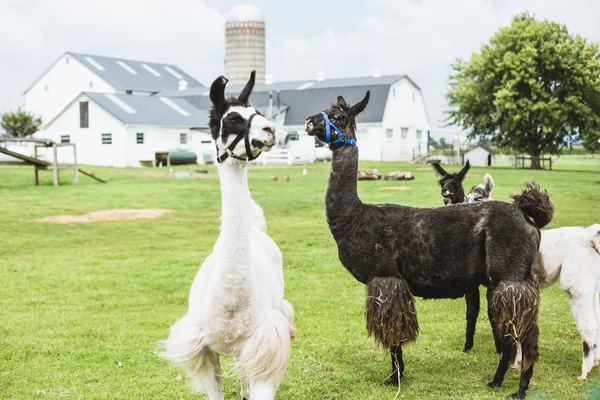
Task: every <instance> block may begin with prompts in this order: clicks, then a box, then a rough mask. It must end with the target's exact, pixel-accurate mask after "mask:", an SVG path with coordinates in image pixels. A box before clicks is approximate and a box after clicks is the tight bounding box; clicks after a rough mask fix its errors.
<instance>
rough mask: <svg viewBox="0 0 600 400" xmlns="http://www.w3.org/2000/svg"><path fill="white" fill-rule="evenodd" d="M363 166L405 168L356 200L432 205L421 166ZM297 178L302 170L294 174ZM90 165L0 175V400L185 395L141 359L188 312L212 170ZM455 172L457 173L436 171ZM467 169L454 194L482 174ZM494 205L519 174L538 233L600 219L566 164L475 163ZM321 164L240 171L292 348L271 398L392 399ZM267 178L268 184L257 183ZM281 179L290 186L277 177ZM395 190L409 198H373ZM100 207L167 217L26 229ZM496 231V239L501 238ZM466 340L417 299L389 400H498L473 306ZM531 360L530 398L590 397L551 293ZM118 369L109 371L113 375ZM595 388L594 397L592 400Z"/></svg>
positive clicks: (461, 318) (230, 392) (453, 314)
mask: <svg viewBox="0 0 600 400" xmlns="http://www.w3.org/2000/svg"><path fill="white" fill-rule="evenodd" d="M361 167H362V168H378V169H379V171H380V172H383V173H387V172H390V171H393V170H404V171H411V172H413V174H414V175H415V177H416V179H415V180H413V181H409V182H385V181H375V182H359V194H360V196H361V198H362V199H363V201H365V202H368V203H383V202H394V203H401V204H407V205H414V206H441V205H442V202H441V199H440V190H439V187H438V185H437V183H436V177H435V175H434V173H433V171H432V170H431V169H430V167H429V166H427V165H423V164H417V165H410V164H393V163H366V162H365V163H362V164H361ZM303 168H306V169H307V175H306V176H303V175H302V169H303ZM84 169H88V170H89V169H92V170H94V171H95V172H96V174H97V175H98V176H100V177H102V178H104V179H106V180H108V181H109V184H106V185H103V184H100V183H98V182H96V181H93V180H91V179H90V178H87V177H85V176H81V178H80V179H81V184H80V185H77V186H76V185H73V184H71V182H72V179H71V176H70V175H69V174H68V173H67V172H63V174H62V175H63V177H62V179H63V181H64V183H65V185H64V186H60V187H53V186H52V183H51V182H52V176H51V174H50V173H47V174H43V175H41V181H42V186H40V187H34V186H33V185H32V182H33V171H32V168H29V167H0V201H1V204H2V208H1V209H0V232H1V236H2V238H1V239H0V260H1V261H0V262H1V266H0V398H6V399H37V398H44V399H46V398H49V399H53V398H69V399H159V398H160V399H163V398H164V399H188V398H189V399H192V398H197V397H198V395H195V394H192V393H191V391H190V389H189V385H188V383H189V382H188V381H187V379H186V378H185V377H184V378H183V379H180V378H179V379H178V375H179V374H180V373H181V371H180V370H178V369H176V368H174V367H172V366H171V365H169V364H168V363H166V362H164V361H163V360H161V359H159V358H157V357H156V356H155V355H154V354H153V350H155V348H156V347H155V346H156V343H157V342H158V341H159V340H162V339H164V338H166V337H167V333H168V329H169V327H170V326H171V325H172V324H173V323H174V322H175V321H176V320H177V319H178V318H180V317H181V316H182V315H183V314H184V313H185V312H186V309H187V297H188V291H189V288H190V285H191V283H192V280H193V278H194V276H195V274H196V272H197V270H198V268H199V266H200V265H201V263H202V262H203V260H204V259H205V257H206V256H207V255H208V254H209V252H210V251H211V249H212V245H213V244H214V242H215V240H216V238H217V236H218V233H219V215H220V193H219V181H218V178H217V175H216V170H215V168H214V167H213V166H209V167H198V166H197V167H195V168H192V167H185V168H176V170H193V169H208V170H209V173H208V175H206V176H204V177H191V178H180V179H178V178H174V177H171V176H170V175H169V173H168V172H167V171H166V169H154V170H152V169H115V168H96V167H87V168H84ZM447 169H448V170H451V171H454V170H455V169H456V167H454V168H453V167H452V166H449V167H448V168H447ZM485 172H486V171H485V170H483V169H479V168H472V169H471V171H470V175H469V176H468V178H467V179H466V182H465V186H466V187H468V188H470V186H471V185H474V184H477V183H480V182H482V181H483V175H484V173H485ZM489 172H491V173H492V175H493V177H494V180H495V183H496V187H495V189H494V198H495V199H498V200H508V197H507V196H508V194H511V193H516V192H517V191H518V190H519V184H520V183H521V182H522V181H523V180H525V179H531V178H534V179H536V181H537V182H539V183H540V184H541V185H542V187H543V188H545V189H547V190H548V191H549V193H550V195H551V198H552V200H553V202H554V204H555V206H556V213H555V217H554V219H553V221H552V224H551V226H550V227H559V226H565V225H587V224H591V223H595V222H600V218H599V217H598V211H597V210H598V204H599V194H600V165H598V164H596V165H592V166H580V165H579V164H578V163H577V162H573V163H564V166H562V165H560V164H559V165H557V168H556V170H555V171H552V172H549V171H529V170H514V169H509V168H496V169H493V170H489ZM328 173H329V163H320V164H313V165H307V166H299V167H262V166H256V167H254V168H252V169H251V170H250V172H249V176H250V187H251V190H252V193H253V197H254V198H255V199H256V200H257V201H258V203H259V204H261V205H262V207H263V208H264V210H265V215H266V218H267V223H268V230H269V234H270V235H271V236H272V237H273V239H274V240H275V241H276V242H277V243H278V245H279V246H280V248H281V250H282V252H283V256H284V274H285V280H286V298H287V299H288V300H290V302H291V303H292V304H293V306H294V308H295V311H296V327H297V329H298V333H297V338H296V341H295V342H294V344H293V355H292V360H291V363H290V367H289V369H288V372H287V374H286V377H285V379H284V381H283V383H282V385H281V387H280V390H279V392H278V398H279V399H369V400H370V399H373V400H376V399H386V400H387V399H389V400H391V399H394V397H395V396H396V389H395V388H393V387H390V386H384V385H382V384H381V382H382V381H383V379H384V378H385V377H386V375H387V374H388V373H389V372H390V360H389V355H388V354H386V353H385V352H382V351H381V350H380V349H378V348H377V346H376V345H375V344H374V343H373V341H372V340H369V339H367V337H366V331H365V327H364V325H365V323H364V315H363V307H364V301H365V293H364V287H363V285H361V284H359V283H358V282H356V281H355V280H354V279H353V278H352V276H351V275H350V274H349V273H348V272H346V270H345V269H344V268H343V267H342V266H341V264H340V262H339V261H338V259H337V249H336V246H335V243H334V241H333V239H332V237H331V234H330V233H329V229H328V227H327V224H326V221H325V218H324V210H323V204H324V192H325V187H326V184H327V177H328ZM274 175H276V176H278V177H279V180H277V181H276V182H274V181H272V180H271V179H270V177H271V176H274ZM286 175H289V176H290V177H291V179H290V181H289V182H286V181H285V180H284V179H283V178H284V176H286ZM390 186H408V187H410V190H386V188H387V187H390ZM113 208H167V209H170V210H172V211H173V212H171V213H168V214H166V215H164V216H162V217H160V218H158V219H152V220H142V219H139V220H128V221H114V222H95V223H89V224H66V225H57V224H47V223H37V222H35V221H34V219H36V218H40V217H45V216H51V215H61V214H70V215H78V214H84V213H87V212H92V211H98V210H105V209H113ZM507 234H510V232H507ZM481 294H482V299H481V300H482V312H481V313H480V318H479V321H478V325H477V334H476V336H475V347H474V348H473V350H471V352H470V353H467V354H465V353H463V352H462V347H463V343H464V334H465V302H464V300H463V299H457V300H427V301H424V300H422V299H417V313H418V318H419V322H420V327H421V332H420V336H419V338H418V340H417V341H416V342H415V343H413V344H411V345H409V346H407V347H406V349H405V352H404V356H405V363H406V372H405V375H406V378H405V379H404V380H403V381H402V383H401V388H400V394H399V396H398V398H401V399H499V398H506V397H507V396H508V395H509V394H510V393H512V392H514V391H516V389H517V385H518V373H517V372H515V371H512V370H510V371H509V372H508V373H507V377H506V380H505V384H504V386H503V387H502V388H498V389H489V388H487V387H486V386H485V384H486V382H488V381H489V380H491V378H492V375H493V373H494V371H495V367H496V363H497V356H496V355H495V353H494V345H493V340H492V334H491V329H490V327H489V322H488V320H487V315H486V312H485V296H484V294H485V292H484V291H483V290H482V293H481ZM539 323H540V330H541V334H540V353H541V357H540V360H539V362H538V364H537V365H536V370H535V373H534V377H533V380H532V384H531V388H530V391H529V393H530V396H529V397H528V398H532V399H560V400H563V399H582V398H584V399H588V398H589V399H592V398H599V397H600V373H599V372H598V370H597V369H594V370H593V372H592V373H591V375H590V378H589V380H588V382H579V381H577V379H576V377H577V376H579V374H580V372H581V371H580V369H581V342H580V338H579V334H578V332H577V330H576V328H575V323H574V321H573V317H572V315H571V310H570V306H569V303H568V300H567V296H566V294H564V293H563V292H561V291H560V289H559V287H558V285H556V286H553V287H551V288H549V289H546V290H544V291H543V292H542V303H541V310H540V320H539ZM118 363H122V368H119V367H118V365H119V364H118ZM225 373H226V374H227V377H226V378H225V380H224V391H225V395H226V398H227V399H236V398H239V396H238V392H239V385H238V380H237V377H235V375H234V374H233V373H232V368H231V364H230V363H229V361H227V362H226V363H225ZM594 392H596V395H595V396H594V394H593V393H594Z"/></svg>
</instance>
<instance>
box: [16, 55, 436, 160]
mask: <svg viewBox="0 0 600 400" xmlns="http://www.w3.org/2000/svg"><path fill="white" fill-rule="evenodd" d="M242 88H243V85H229V86H228V87H227V89H226V91H227V94H229V95H237V94H239V93H240V92H241V90H242ZM367 90H370V91H371V99H370V101H369V105H368V106H367V108H366V109H365V111H364V112H363V113H361V114H360V115H359V116H358V117H357V129H358V132H357V136H358V138H357V139H358V146H359V148H360V159H361V160H372V161H409V160H413V159H415V158H416V157H419V156H420V155H423V154H425V153H426V152H427V143H428V133H429V128H430V123H429V117H428V115H427V109H426V106H425V100H424V98H423V94H422V92H421V89H420V88H419V86H418V85H417V84H416V83H415V82H413V81H412V80H411V79H410V78H409V77H408V76H406V75H393V76H379V75H375V76H373V77H359V78H343V79H322V77H321V78H319V79H317V80H306V81H293V82H279V83H271V84H257V85H256V86H255V88H254V92H253V95H252V97H251V101H252V103H253V104H254V105H255V107H257V109H259V110H260V111H261V112H262V113H263V114H264V115H265V116H267V117H268V118H271V119H272V120H274V121H275V123H276V124H277V130H278V138H279V143H278V146H277V147H276V148H275V149H274V150H272V151H270V152H268V153H265V154H264V155H263V156H262V157H261V160H262V161H263V162H264V163H287V164H294V163H310V162H313V161H315V160H317V159H319V158H320V157H326V156H330V152H329V150H328V149H325V148H324V147H323V143H320V142H319V141H318V140H316V139H315V138H314V137H310V136H308V135H307V134H306V132H305V131H304V122H305V119H306V117H307V116H309V115H313V114H315V113H317V112H319V111H321V110H323V109H325V108H328V107H329V105H330V104H331V102H333V101H335V100H336V98H337V96H338V95H342V96H344V98H345V99H346V101H347V102H348V103H356V102H358V101H360V100H361V99H362V98H363V97H364V95H365V93H366V91H367ZM208 92H209V89H208V88H207V87H205V86H204V85H203V84H202V83H200V82H198V81H196V80H195V79H194V78H192V77H191V76H190V75H188V74H186V73H185V72H184V71H182V70H181V69H179V68H178V67H177V66H175V65H171V64H158V63H151V62H145V61H134V60H126V59H121V58H112V57H103V56H97V55H89V54H81V53H73V52H67V53H64V54H63V55H62V56H61V57H59V59H58V60H57V61H56V62H55V63H53V64H52V65H51V66H50V68H48V70H47V71H46V72H45V73H44V74H42V76H41V77H40V78H38V79H37V80H36V81H35V82H34V83H33V84H32V85H31V86H30V87H29V88H28V89H27V90H26V91H25V108H26V109H27V110H28V111H31V112H34V113H36V114H40V115H41V116H42V121H43V125H42V130H41V131H40V132H38V133H37V134H36V137H40V138H48V139H52V140H55V141H59V142H60V141H66V140H69V141H71V142H72V143H75V144H76V145H77V151H78V160H77V161H78V162H79V163H81V164H90V165H112V166H139V165H140V163H141V162H149V161H152V160H153V159H154V154H155V153H156V152H166V151H170V150H188V151H193V152H195V153H196V155H197V157H198V160H199V161H212V160H214V144H213V145H212V146H208V145H209V141H211V139H210V135H209V134H208V129H207V125H208V123H207V120H208V117H207V111H208V110H209V109H210V107H211V103H210V99H209V93H208ZM86 107H87V108H86ZM86 112H87V117H86V118H88V120H87V121H88V126H87V127H86V126H84V125H85V124H84V123H83V122H82V121H83V118H84V116H83V115H84V114H85V113H86ZM142 137H143V139H142ZM103 138H104V139H103ZM109 138H110V139H109ZM182 138H187V139H182ZM108 142H110V143H108ZM140 142H143V143H140ZM64 156H65V157H67V158H66V159H61V161H63V162H68V161H69V159H68V157H69V156H68V155H66V154H65V155H64ZM144 164H145V163H144Z"/></svg>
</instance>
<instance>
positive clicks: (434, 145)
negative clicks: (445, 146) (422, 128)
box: [429, 137, 440, 150]
mask: <svg viewBox="0 0 600 400" xmlns="http://www.w3.org/2000/svg"><path fill="white" fill-rule="evenodd" d="M429 147H431V148H432V149H433V150H437V149H438V148H439V147H440V145H439V143H438V142H437V140H435V139H434V138H432V137H429Z"/></svg>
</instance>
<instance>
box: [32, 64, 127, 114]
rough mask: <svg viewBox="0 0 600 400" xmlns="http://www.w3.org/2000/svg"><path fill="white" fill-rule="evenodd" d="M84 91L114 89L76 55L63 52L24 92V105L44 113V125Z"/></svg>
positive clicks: (33, 110)
mask: <svg viewBox="0 0 600 400" xmlns="http://www.w3.org/2000/svg"><path fill="white" fill-rule="evenodd" d="M67 59H68V60H69V61H68V63H67ZM90 84H91V86H92V87H90ZM81 92H102V93H114V92H115V90H114V88H113V87H112V86H111V85H109V84H108V83H106V82H105V81H104V80H102V79H101V78H100V77H99V76H98V75H96V74H95V73H93V72H92V71H90V69H88V68H87V67H86V66H84V65H83V64H82V63H80V62H79V61H77V60H76V59H75V58H73V57H71V56H70V55H68V54H64V55H63V56H62V57H61V58H60V59H59V60H58V61H57V62H56V63H55V64H54V65H53V66H52V67H51V68H50V70H48V71H47V72H46V73H45V74H44V76H42V77H41V78H40V79H39V80H38V81H37V82H36V83H35V84H34V85H33V86H32V87H31V88H30V89H29V91H28V92H27V93H25V107H24V108H25V109H26V110H28V111H30V112H33V113H36V114H38V115H40V114H41V116H42V123H43V124H45V123H47V122H49V121H50V120H51V119H52V118H53V117H55V116H56V115H57V114H58V113H59V112H60V111H62V110H63V109H64V108H65V107H66V106H67V105H68V104H69V103H70V102H71V101H72V100H73V99H74V98H75V97H77V95H78V94H80V93H81Z"/></svg>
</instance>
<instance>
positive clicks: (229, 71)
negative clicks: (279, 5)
mask: <svg viewBox="0 0 600 400" xmlns="http://www.w3.org/2000/svg"><path fill="white" fill-rule="evenodd" d="M265 64H266V59H265V21H264V18H263V15H262V12H261V11H260V8H258V7H256V6H254V5H249V4H242V5H238V6H235V7H233V8H232V9H231V10H230V11H229V12H228V13H227V14H226V16H225V73H226V74H225V76H226V77H227V79H229V82H230V83H231V84H239V83H240V84H241V83H246V82H247V81H248V77H249V76H250V72H251V71H252V70H253V69H255V70H256V82H257V83H264V82H265V74H266V67H265Z"/></svg>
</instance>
